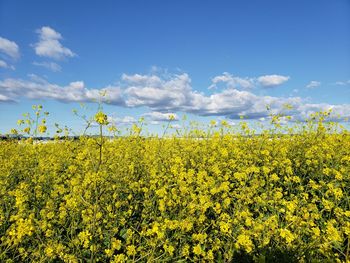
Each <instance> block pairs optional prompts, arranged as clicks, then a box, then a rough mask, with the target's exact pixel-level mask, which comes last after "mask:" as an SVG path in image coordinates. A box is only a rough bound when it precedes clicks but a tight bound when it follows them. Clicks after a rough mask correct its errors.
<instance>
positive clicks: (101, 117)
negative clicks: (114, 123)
mask: <svg viewBox="0 0 350 263" xmlns="http://www.w3.org/2000/svg"><path fill="white" fill-rule="evenodd" d="M95 121H96V122H97V123H98V124H100V125H108V123H109V122H108V117H107V115H106V114H105V113H103V112H102V111H99V112H97V113H96V115H95Z"/></svg>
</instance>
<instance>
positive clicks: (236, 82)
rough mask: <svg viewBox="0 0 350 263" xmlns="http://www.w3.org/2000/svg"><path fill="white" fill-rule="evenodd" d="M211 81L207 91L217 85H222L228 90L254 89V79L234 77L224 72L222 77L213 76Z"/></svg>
mask: <svg viewBox="0 0 350 263" xmlns="http://www.w3.org/2000/svg"><path fill="white" fill-rule="evenodd" d="M211 81H212V85H210V86H209V89H213V88H217V85H218V84H219V83H224V84H226V86H227V87H228V88H233V89H237V88H244V89H250V88H253V87H254V79H252V78H240V77H234V76H233V75H231V74H230V73H228V72H224V73H223V74H222V75H219V76H215V77H214V78H213V79H212V80H211Z"/></svg>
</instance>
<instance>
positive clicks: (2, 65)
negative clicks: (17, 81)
mask: <svg viewBox="0 0 350 263" xmlns="http://www.w3.org/2000/svg"><path fill="white" fill-rule="evenodd" d="M0 68H7V69H12V70H14V69H15V67H14V66H12V65H9V64H7V63H6V62H5V61H3V60H0Z"/></svg>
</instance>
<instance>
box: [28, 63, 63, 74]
mask: <svg viewBox="0 0 350 263" xmlns="http://www.w3.org/2000/svg"><path fill="white" fill-rule="evenodd" d="M33 65H34V66H39V67H44V68H46V69H49V70H51V71H53V72H59V71H61V66H60V65H58V64H57V63H55V62H36V61H34V62H33Z"/></svg>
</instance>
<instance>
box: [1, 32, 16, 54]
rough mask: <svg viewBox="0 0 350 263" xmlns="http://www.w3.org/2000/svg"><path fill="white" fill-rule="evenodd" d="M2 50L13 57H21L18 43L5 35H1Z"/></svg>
mask: <svg viewBox="0 0 350 263" xmlns="http://www.w3.org/2000/svg"><path fill="white" fill-rule="evenodd" d="M0 52H2V53H4V54H6V55H7V56H9V57H11V58H13V59H18V58H19V48H18V45H17V44H16V43H15V42H13V41H10V40H8V39H6V38H3V37H0Z"/></svg>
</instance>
